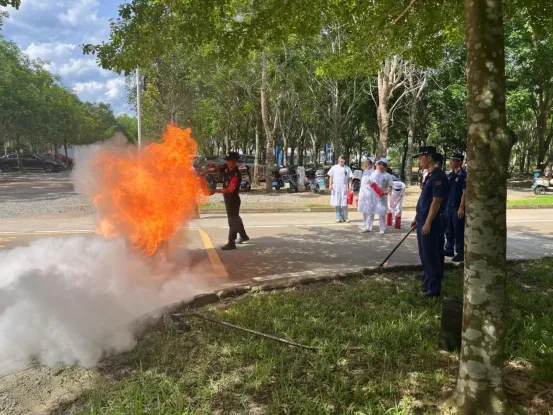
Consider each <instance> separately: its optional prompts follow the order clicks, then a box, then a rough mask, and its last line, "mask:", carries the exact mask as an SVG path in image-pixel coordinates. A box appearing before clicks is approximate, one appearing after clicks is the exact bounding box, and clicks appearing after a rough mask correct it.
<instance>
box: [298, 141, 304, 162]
mask: <svg viewBox="0 0 553 415" xmlns="http://www.w3.org/2000/svg"><path fill="white" fill-rule="evenodd" d="M304 151H305V137H304V136H303V135H302V137H301V139H300V143H299V148H298V165H300V166H303V164H304V163H303V160H304Z"/></svg>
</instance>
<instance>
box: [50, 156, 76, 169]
mask: <svg viewBox="0 0 553 415" xmlns="http://www.w3.org/2000/svg"><path fill="white" fill-rule="evenodd" d="M44 157H45V158H47V159H49V158H50V159H55V160H58V161H61V162H62V163H63V164H65V165H66V166H67V167H68V168H73V159H72V158H71V157H66V156H65V155H64V154H61V153H58V154H57V155H56V154H55V153H44Z"/></svg>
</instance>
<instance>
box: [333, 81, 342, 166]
mask: <svg viewBox="0 0 553 415" xmlns="http://www.w3.org/2000/svg"><path fill="white" fill-rule="evenodd" d="M333 82H334V85H333V91H332V144H333V145H332V150H333V158H334V160H337V159H338V157H339V156H340V154H339V153H340V151H341V143H342V140H341V135H342V134H341V129H342V128H341V126H342V119H341V118H342V114H340V89H339V87H338V81H337V80H336V79H334V80H333Z"/></svg>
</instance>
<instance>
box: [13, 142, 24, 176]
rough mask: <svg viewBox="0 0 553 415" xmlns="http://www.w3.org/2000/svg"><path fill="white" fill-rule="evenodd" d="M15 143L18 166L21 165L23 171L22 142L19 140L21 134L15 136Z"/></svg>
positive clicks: (20, 168) (20, 169)
mask: <svg viewBox="0 0 553 415" xmlns="http://www.w3.org/2000/svg"><path fill="white" fill-rule="evenodd" d="M15 145H16V149H15V151H16V154H17V167H19V171H20V172H21V171H23V165H22V164H21V150H20V147H21V144H20V142H19V135H16V136H15Z"/></svg>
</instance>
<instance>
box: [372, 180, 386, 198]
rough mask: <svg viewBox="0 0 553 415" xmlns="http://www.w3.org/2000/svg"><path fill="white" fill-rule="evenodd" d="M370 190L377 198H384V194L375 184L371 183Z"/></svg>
mask: <svg viewBox="0 0 553 415" xmlns="http://www.w3.org/2000/svg"><path fill="white" fill-rule="evenodd" d="M371 189H373V190H374V192H375V193H376V194H377V195H378V197H382V196H384V192H383V191H382V190H381V189H380V187H378V185H377V184H376V183H375V182H372V183H371Z"/></svg>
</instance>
